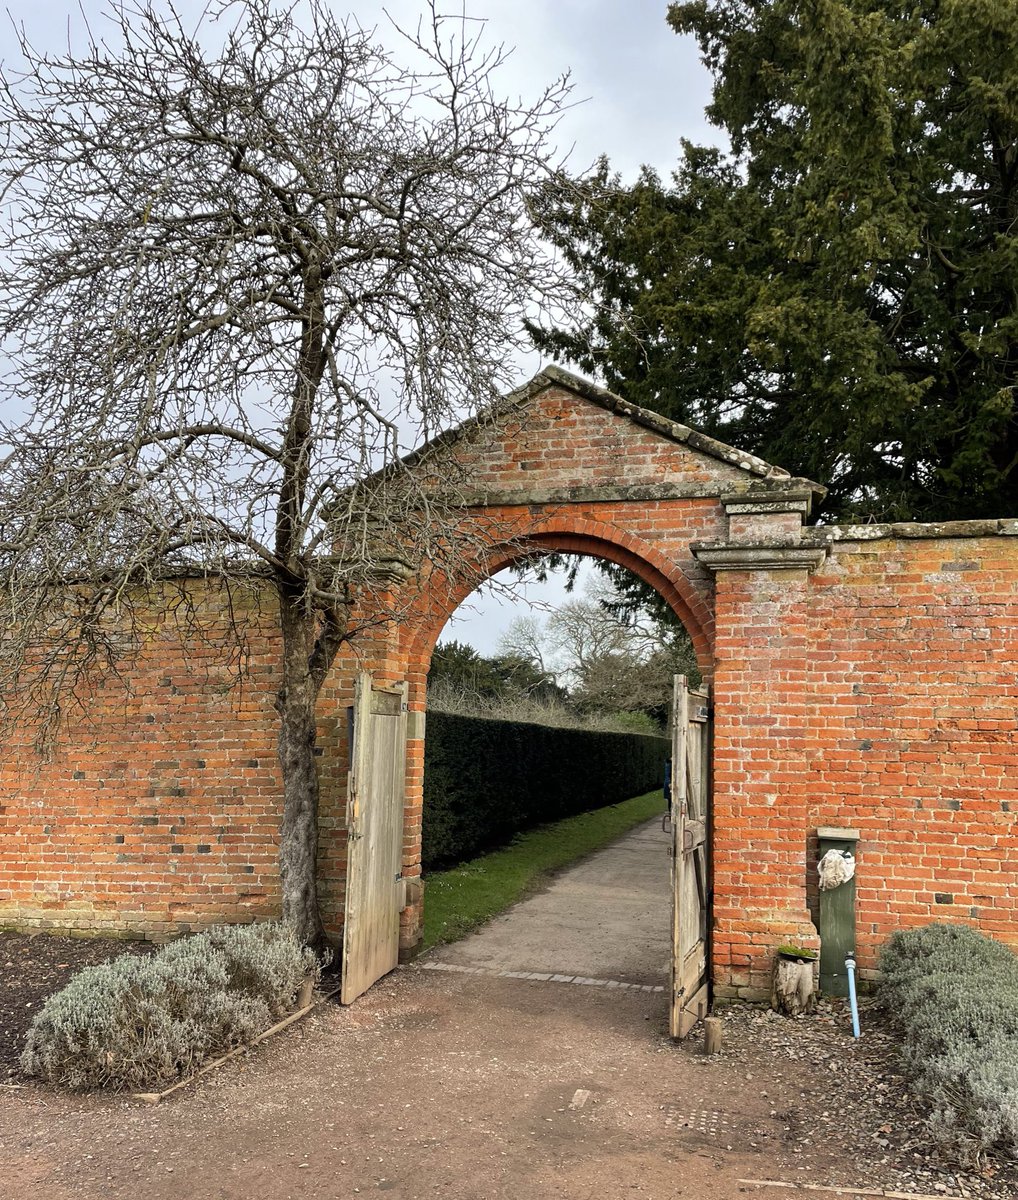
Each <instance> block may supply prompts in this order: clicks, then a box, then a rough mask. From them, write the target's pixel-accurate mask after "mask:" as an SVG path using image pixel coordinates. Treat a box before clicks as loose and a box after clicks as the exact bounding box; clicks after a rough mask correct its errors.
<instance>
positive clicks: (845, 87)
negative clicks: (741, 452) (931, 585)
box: [536, 0, 1018, 520]
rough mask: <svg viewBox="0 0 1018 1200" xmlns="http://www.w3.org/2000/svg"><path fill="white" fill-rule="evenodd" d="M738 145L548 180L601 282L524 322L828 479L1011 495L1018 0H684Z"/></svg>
mask: <svg viewBox="0 0 1018 1200" xmlns="http://www.w3.org/2000/svg"><path fill="white" fill-rule="evenodd" d="M668 20H669V22H670V24H671V25H672V27H673V29H675V30H676V31H677V32H679V33H689V34H693V35H694V36H695V37H696V38H697V40H698V42H699V44H700V48H701V51H702V53H703V58H704V62H705V63H706V64H707V66H708V67H709V69H710V70H711V71H712V72H713V75H714V92H713V100H712V103H711V105H710V106H709V108H708V110H707V111H708V115H709V116H710V118H711V120H712V121H713V122H714V123H715V124H717V125H718V126H719V127H720V128H721V129H722V130H723V131H724V132H725V133H726V134H727V136H728V138H729V139H730V143H731V152H728V151H725V150H719V149H713V148H704V147H700V146H694V145H691V144H690V143H688V142H684V143H683V155H682V159H681V161H680V162H679V165H678V168H677V170H676V172H675V174H674V176H673V178H672V180H671V181H670V182H667V183H665V182H662V180H661V179H660V178H659V177H658V176H657V175H656V174H655V173H654V172H653V171H651V170H647V169H645V170H644V171H643V172H642V174H641V175H640V177H639V179H638V180H637V182H636V183H635V184H633V185H631V186H627V185H624V184H623V183H622V182H621V181H620V179H619V178H618V176H616V175H613V174H612V172H611V169H610V167H609V165H608V163H607V162H606V161H602V162H601V164H600V165H599V167H598V168H597V169H596V170H595V172H594V173H593V174H592V175H591V176H589V177H588V178H586V179H584V180H581V181H579V183H578V184H576V183H572V184H568V185H562V186H559V185H556V184H553V185H552V186H551V187H550V188H549V189H548V190H547V191H546V192H545V195H544V208H543V212H544V218H545V221H546V228H547V231H548V235H549V237H550V238H551V240H552V241H553V242H554V243H555V244H556V245H557V246H558V247H559V248H560V249H562V250H563V252H564V254H565V256H566V259H567V261H568V262H569V263H570V264H571V265H572V266H573V268H574V269H575V270H576V272H577V274H578V276H579V277H580V279H581V280H582V281H583V283H584V285H585V288H586V290H587V292H588V293H589V294H590V296H592V297H593V298H594V299H595V301H596V303H595V304H593V305H591V306H589V307H588V308H587V309H586V320H585V322H584V323H583V327H582V328H580V329H579V330H578V331H575V332H574V331H570V330H556V329H548V328H545V329H543V330H537V331H536V337H537V341H538V344H539V345H540V346H541V347H542V348H543V349H544V350H545V351H548V352H550V353H552V354H554V355H556V356H558V357H562V358H565V359H567V360H569V361H571V362H573V363H576V364H577V365H579V367H580V368H581V369H583V370H586V371H588V372H598V373H600V374H602V375H603V377H604V378H605V380H606V381H607V383H608V385H609V387H612V388H614V389H615V390H617V391H620V392H622V393H623V394H624V395H626V396H627V398H628V399H630V400H632V401H634V402H636V403H637V404H641V405H644V406H646V407H648V408H651V409H655V410H657V411H660V412H663V413H666V414H667V415H669V416H672V417H674V418H676V419H678V420H681V421H685V422H689V423H690V424H692V425H694V426H697V427H699V428H701V429H703V430H705V431H706V432H708V433H710V434H713V435H715V436H717V437H719V438H722V439H723V440H725V441H728V442H731V443H734V444H735V445H738V446H740V447H744V448H745V449H747V450H750V451H753V452H755V453H757V454H759V455H761V456H762V457H764V458H765V459H768V460H769V461H771V462H775V463H777V464H779V465H781V466H784V467H786V468H788V469H790V470H791V471H793V472H794V473H797V474H802V475H806V476H810V477H812V478H814V479H816V480H819V481H820V482H822V483H824V484H829V485H830V487H831V491H830V495H829V497H828V499H827V500H826V502H825V503H824V505H823V507H822V509H821V514H820V515H821V516H823V517H824V518H826V519H836V518H853V517H873V518H877V519H926V520H933V519H938V520H939V519H947V518H963V517H979V516H1006V515H1010V516H1014V515H1016V514H1018V416H1016V407H1015V400H1016V391H1015V389H1016V385H1018V39H1016V38H1015V35H1014V31H1015V29H1016V28H1018V0H944V2H941V3H926V2H921V3H917V4H913V5H901V4H897V3H891V2H890V0H810V2H809V3H802V2H801V0H691V2H689V3H678V4H672V5H671V6H670V8H669V11H668Z"/></svg>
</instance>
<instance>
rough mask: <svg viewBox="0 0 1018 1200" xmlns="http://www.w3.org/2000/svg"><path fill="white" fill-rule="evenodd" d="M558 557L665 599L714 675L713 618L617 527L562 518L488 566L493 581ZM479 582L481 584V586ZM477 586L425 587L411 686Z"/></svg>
mask: <svg viewBox="0 0 1018 1200" xmlns="http://www.w3.org/2000/svg"><path fill="white" fill-rule="evenodd" d="M544 551H548V552H553V551H557V552H559V553H563V554H578V555H581V556H583V557H586V558H597V559H603V560H605V561H607V562H612V563H615V564H617V565H618V566H621V567H625V568H626V569H627V570H629V571H631V572H632V573H633V574H634V575H636V576H637V577H638V578H640V579H642V580H643V582H644V583H646V584H648V585H649V586H650V587H652V588H654V590H655V591H656V592H657V593H658V595H660V596H661V598H662V599H663V600H664V601H665V602H666V603H667V604H668V605H669V606H670V607H671V609H672V611H673V612H674V613H675V615H676V616H677V617H678V618H679V620H680V621H681V622H682V624H683V626H684V627H685V629H686V632H687V633H688V634H689V636H690V639H691V641H692V643H693V649H694V651H695V652H696V659H697V665H698V667H699V669H700V673H701V674H702V675H703V677H704V678H705V679H710V677H711V675H712V673H713V666H714V664H713V640H714V621H713V614H712V613H711V611H710V608H709V606H708V604H707V602H706V601H705V600H704V598H703V597H702V596H700V595H698V594H697V593H696V592H695V591H694V590H693V588H692V586H691V585H690V583H689V580H688V579H687V578H686V577H685V576H684V575H683V574H682V572H681V571H680V570H679V569H678V567H677V565H676V564H675V563H674V562H669V561H668V559H667V558H666V557H665V556H664V555H663V554H662V553H661V552H660V550H658V549H656V548H655V547H654V546H652V545H650V544H649V543H647V542H645V541H643V540H642V539H640V538H638V537H635V536H634V535H633V534H631V533H626V532H624V531H622V530H620V529H619V528H617V527H616V526H614V525H610V524H608V523H606V522H604V521H596V520H593V519H590V518H579V519H571V518H570V517H569V516H568V515H561V514H560V515H558V516H556V517H553V518H548V519H545V520H541V521H539V522H536V523H535V525H534V527H533V528H532V529H531V530H530V531H529V532H528V534H527V536H526V537H525V538H521V539H519V540H517V541H515V542H514V543H513V544H512V546H511V548H510V547H506V548H504V549H502V550H495V551H493V552H492V554H491V555H490V556H489V557H488V559H487V561H486V562H485V564H484V567H483V571H484V573H485V576H486V578H488V579H490V578H491V577H492V576H493V575H496V574H498V572H499V571H502V570H505V569H506V568H507V567H511V566H513V564H514V563H517V562H520V561H522V560H524V559H526V558H528V557H530V556H531V555H532V554H534V553H535V552H544ZM480 582H483V580H481V581H480ZM478 586H479V582H475V581H474V580H472V579H470V580H463V579H460V580H458V581H457V582H455V583H454V582H452V581H448V580H445V579H443V578H442V577H441V576H433V577H432V578H431V579H429V581H428V584H427V592H428V596H427V615H426V617H425V618H424V619H423V620H421V621H420V622H419V623H417V624H415V625H411V626H409V633H408V636H407V639H406V642H405V648H404V654H405V656H406V662H407V665H408V669H409V671H410V676H411V680H412V683H419V677H420V676H421V675H422V674H423V675H425V676H426V675H427V673H428V667H429V664H430V661H431V655H432V652H433V651H434V648H435V645H436V643H437V642H438V639H439V637H440V635H441V632H442V630H443V629H444V628H445V625H446V623H447V622H448V620H449V618H450V617H451V616H452V614H453V613H454V612H455V611H456V609H457V608H458V607H459V606H460V605H461V604H462V603H463V601H464V600H466V599H467V597H468V596H469V595H470V594H471V592H473V591H475V590H476V588H477V587H478Z"/></svg>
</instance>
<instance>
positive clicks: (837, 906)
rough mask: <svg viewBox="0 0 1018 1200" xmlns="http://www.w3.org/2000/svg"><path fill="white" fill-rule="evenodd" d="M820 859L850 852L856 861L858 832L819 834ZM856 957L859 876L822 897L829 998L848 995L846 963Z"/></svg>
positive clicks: (824, 988) (824, 983)
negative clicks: (837, 853)
mask: <svg viewBox="0 0 1018 1200" xmlns="http://www.w3.org/2000/svg"><path fill="white" fill-rule="evenodd" d="M817 839H818V841H819V843H820V858H823V856H824V855H825V854H826V853H827V851H828V850H841V851H845V850H847V851H848V853H849V854H851V855H852V856H853V857H855V854H856V849H857V844H858V841H859V831H858V830H856V829H830V828H823V829H818V830H817ZM854 953H855V876H854V875H853V876H852V878H851V879H849V880H848V881H847V882H846V883H843V884H841V886H840V887H836V888H832V889H831V891H829V892H821V893H820V990H821V992H823V993H825V995H828V996H847V995H848V973H847V972H846V971H845V959H846V958H847V956H848V955H849V954H854Z"/></svg>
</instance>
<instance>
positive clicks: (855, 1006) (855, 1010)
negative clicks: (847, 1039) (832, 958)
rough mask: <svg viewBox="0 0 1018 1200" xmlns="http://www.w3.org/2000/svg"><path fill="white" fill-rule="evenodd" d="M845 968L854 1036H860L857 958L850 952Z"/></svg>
mask: <svg viewBox="0 0 1018 1200" xmlns="http://www.w3.org/2000/svg"><path fill="white" fill-rule="evenodd" d="M845 970H846V971H847V972H848V1002H849V1004H851V1006H852V1037H854V1038H857V1037H858V1036H859V1001H858V1000H857V999H856V995H855V958H854V957H853V956H852V955H851V954H850V955H849V956H848V958H846V959H845Z"/></svg>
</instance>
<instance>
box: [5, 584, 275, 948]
mask: <svg viewBox="0 0 1018 1200" xmlns="http://www.w3.org/2000/svg"><path fill="white" fill-rule="evenodd" d="M204 591H205V589H203V588H202V586H201V585H194V586H193V587H192V588H191V589H190V593H191V599H192V600H193V601H195V602H196V603H197V604H199V605H200V606H201V608H202V609H203V610H204V611H203V613H202V614H201V615H202V618H203V621H204V624H205V626H206V632H207V639H206V640H197V639H193V638H188V639H187V641H186V643H185V641H184V640H183V639H182V636H181V627H180V626H178V624H177V621H176V614H177V613H179V608H178V609H176V610H174V608H173V607H171V605H172V604H173V603H174V601H176V600H179V598H180V597H179V596H174V597H172V598H170V597H159V598H154V600H153V604H152V621H151V624H150V626H149V628H148V629H147V630H145V631H144V633H143V637H142V644H141V646H140V650H139V655H138V658H137V660H136V661H135V662H134V663H132V664H130V666H129V667H128V669H127V672H126V679H127V684H126V686H125V684H123V683H120V682H115V681H114V682H110V683H109V685H108V686H106V687H105V688H104V689H103V690H101V691H99V692H96V693H94V694H93V695H92V696H90V697H89V698H88V699H87V701H86V705H85V709H86V711H85V712H84V713H83V712H80V711H77V710H76V709H75V708H74V707H69V708H68V710H67V718H66V722H65V725H64V728H63V731H62V736H61V738H60V741H59V743H58V745H57V749H56V751H55V753H54V754H53V755H52V757H50V758H43V757H40V756H39V755H38V754H37V753H36V752H35V751H34V749H33V748H32V744H31V743H32V736H33V733H34V731H33V730H31V729H28V728H25V727H22V728H21V729H20V730H19V731H18V733H17V735H16V740H15V741H13V742H11V743H8V744H7V745H6V746H5V747H4V753H3V755H2V760H0V924H3V923H5V922H6V923H15V924H17V925H19V926H20V927H23V928H69V929H77V930H84V931H121V932H135V933H147V934H150V935H152V936H161V935H165V934H167V933H170V932H174V931H178V930H181V929H186V928H189V927H190V926H192V925H197V924H203V923H208V922H210V921H213V920H229V921H236V920H245V919H251V918H252V917H253V916H259V917H264V916H270V915H272V914H274V913H275V912H276V909H277V886H278V875H277V867H276V838H277V833H278V819H277V811H278V801H277V797H278V795H279V778H278V769H277V763H276V753H275V730H274V716H275V714H274V712H273V710H272V695H271V694H272V689H273V686H274V671H275V666H274V662H275V653H274V649H275V646H274V638H273V635H272V619H271V617H272V614H271V608H270V607H269V608H266V607H265V606H263V605H262V604H259V603H258V601H257V597H254V596H251V595H247V596H238V595H234V596H233V598H232V604H233V605H234V608H235V611H237V612H238V613H239V615H240V618H241V621H242V623H243V625H244V626H245V633H246V642H247V647H246V651H247V652H246V653H242V654H241V657H240V658H239V659H235V661H234V662H233V663H231V662H230V661H229V659H230V657H231V655H232V653H233V650H234V649H235V648H234V647H232V646H231V643H230V641H229V639H228V637H227V635H226V632H225V626H223V625H219V624H217V620H216V616H217V614H218V613H221V612H222V611H223V609H224V607H225V605H226V597H225V596H224V594H223V593H222V592H221V591H220V590H219V589H215V588H214V589H212V590H211V592H206V593H205V594H204V595H203V594H202V593H203V592H204Z"/></svg>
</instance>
